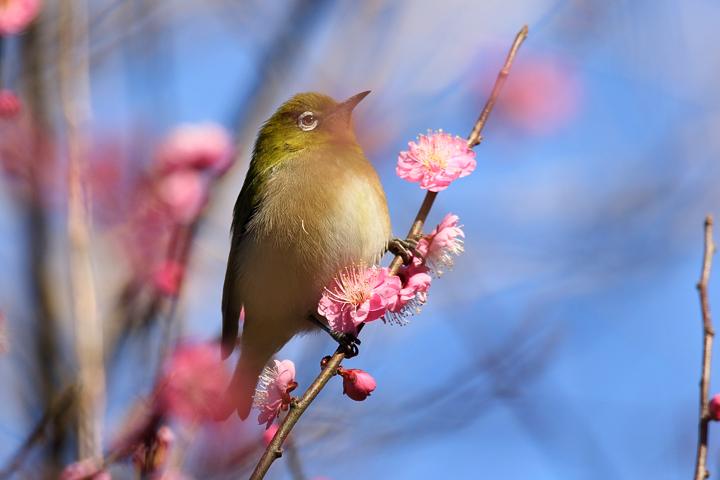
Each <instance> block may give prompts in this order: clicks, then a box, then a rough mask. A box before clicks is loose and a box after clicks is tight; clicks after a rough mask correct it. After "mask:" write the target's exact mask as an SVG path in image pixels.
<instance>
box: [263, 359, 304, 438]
mask: <svg viewBox="0 0 720 480" xmlns="http://www.w3.org/2000/svg"><path fill="white" fill-rule="evenodd" d="M295 388H297V382H296V381H295V364H294V363H293V362H292V361H291V360H283V361H279V360H273V365H272V366H266V367H265V370H263V372H262V374H261V375H260V379H259V381H258V386H257V390H256V391H255V397H254V399H253V406H254V407H255V408H257V409H258V410H260V414H259V415H258V423H259V424H260V425H262V424H263V423H264V424H265V428H266V429H268V428H270V426H271V425H272V422H273V420H275V418H276V417H277V416H278V414H279V413H280V410H287V409H288V407H289V406H290V401H291V400H292V398H291V397H290V392H292V391H293V390H295Z"/></svg>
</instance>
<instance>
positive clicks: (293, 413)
mask: <svg viewBox="0 0 720 480" xmlns="http://www.w3.org/2000/svg"><path fill="white" fill-rule="evenodd" d="M527 34H528V27H527V25H526V26H524V27H523V28H522V29H521V30H520V31H519V32H518V34H517V35H516V36H515V41H514V42H513V44H512V47H511V48H510V52H509V53H508V56H507V58H506V60H505V64H504V65H503V68H502V69H501V70H500V72H499V73H498V76H497V79H496V80H495V85H494V86H493V89H492V92H491V94H490V98H488V100H487V102H486V103H485V107H484V108H483V110H482V113H481V114H480V116H479V117H478V119H477V121H476V122H475V125H474V126H473V129H472V131H471V133H470V135H469V137H468V146H469V147H470V148H472V147H474V146H476V145H478V144H479V143H480V141H481V139H482V136H481V133H482V130H483V128H484V127H485V123H486V122H487V119H488V117H489V116H490V112H491V111H492V109H493V107H494V106H495V101H496V100H497V98H498V96H499V94H500V90H501V89H502V86H503V84H504V83H505V80H506V78H507V76H508V73H509V71H510V67H511V66H512V63H513V60H514V59H515V54H516V53H517V51H518V49H519V48H520V45H521V44H522V42H523V41H524V40H525V38H526V37H527ZM436 197H437V192H427V194H425V198H424V200H423V203H422V205H420V209H419V210H418V213H417V215H416V216H415V221H414V222H413V224H412V227H410V230H409V232H408V238H411V237H414V236H416V235H418V234H420V233H422V228H423V225H424V224H425V220H426V219H427V216H428V214H429V213H430V209H431V208H432V205H433V202H435V198H436ZM401 265H402V258H401V257H399V256H396V257H395V258H394V259H393V260H392V262H391V263H390V274H391V275H394V274H396V273H397V272H398V270H399V269H400V266H401ZM362 326H363V325H362V324H361V325H360V328H358V332H359V331H360V330H361V329H362ZM344 359H345V354H344V353H343V352H342V351H341V349H340V348H338V349H337V350H336V351H335V353H334V354H333V356H332V357H330V359H329V360H328V361H327V363H325V365H324V367H323V369H322V371H321V372H320V374H319V375H318V376H317V377H316V378H315V380H314V381H313V383H312V384H311V385H310V387H308V389H307V390H306V391H305V393H303V395H302V396H301V397H300V399H299V400H297V401H296V402H295V403H294V404H292V405H291V407H290V411H289V412H288V414H287V416H286V417H285V420H283V422H282V423H281V424H280V428H278V431H277V432H275V436H274V437H273V439H272V441H271V442H270V444H269V445H268V446H267V448H266V449H265V452H264V453H263V455H262V457H260V460H259V461H258V463H257V465H256V466H255V470H254V471H253V473H252V475H251V476H250V480H261V479H262V478H264V477H265V474H266V473H267V472H268V470H269V469H270V466H271V465H272V464H273V462H274V461H275V460H276V459H278V458H280V457H281V456H282V445H283V442H284V441H285V440H286V439H287V436H288V435H289V434H290V431H292V429H293V427H294V426H295V424H296V423H297V422H298V420H300V417H301V416H302V414H303V413H305V410H307V408H308V407H309V406H310V404H311V403H312V402H313V400H315V397H317V396H318V394H319V393H320V391H321V390H322V389H323V388H324V387H325V385H326V384H327V383H328V382H329V381H330V379H331V378H332V377H333V376H334V375H335V374H336V373H337V369H338V367H339V366H340V364H341V362H342V361H343V360H344Z"/></svg>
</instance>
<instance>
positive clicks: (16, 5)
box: [0, 0, 41, 35]
mask: <svg viewBox="0 0 720 480" xmlns="http://www.w3.org/2000/svg"><path fill="white" fill-rule="evenodd" d="M40 7H41V5H40V0H3V1H2V2H0V35H14V34H16V33H19V32H21V31H22V30H23V29H25V27H27V26H28V24H29V23H30V22H32V21H33V20H34V19H35V17H36V16H37V14H38V13H39V12H40Z"/></svg>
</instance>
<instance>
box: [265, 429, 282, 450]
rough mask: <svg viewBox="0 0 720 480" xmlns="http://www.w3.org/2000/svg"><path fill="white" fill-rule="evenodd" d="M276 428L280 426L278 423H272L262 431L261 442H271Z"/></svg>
mask: <svg viewBox="0 0 720 480" xmlns="http://www.w3.org/2000/svg"><path fill="white" fill-rule="evenodd" d="M278 428H280V427H279V426H278V424H277V423H273V424H272V425H270V426H269V427H268V428H267V429H266V430H265V431H264V432H263V442H265V446H267V445H270V442H272V439H273V437H274V436H275V434H276V433H277V431H278Z"/></svg>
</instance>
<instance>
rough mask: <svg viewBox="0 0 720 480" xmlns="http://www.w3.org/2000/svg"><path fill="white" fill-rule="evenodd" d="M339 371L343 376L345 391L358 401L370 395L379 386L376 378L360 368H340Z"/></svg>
mask: <svg viewBox="0 0 720 480" xmlns="http://www.w3.org/2000/svg"><path fill="white" fill-rule="evenodd" d="M338 373H339V374H340V375H341V376H342V377H343V393H344V394H345V395H347V396H348V397H350V398H352V399H353V400H356V401H358V402H361V401H363V400H365V399H366V398H367V397H369V396H370V394H371V393H372V392H373V391H374V390H375V387H376V386H377V383H375V379H374V378H373V377H372V376H371V375H370V374H369V373H367V372H366V371H364V370H360V369H359V368H350V369H347V370H346V369H344V368H340V369H339V370H338Z"/></svg>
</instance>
